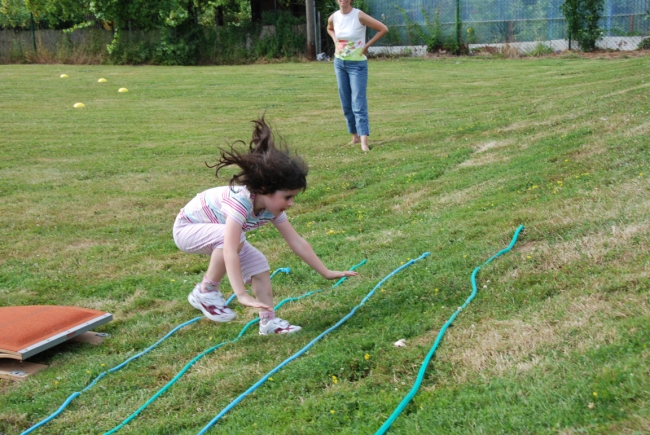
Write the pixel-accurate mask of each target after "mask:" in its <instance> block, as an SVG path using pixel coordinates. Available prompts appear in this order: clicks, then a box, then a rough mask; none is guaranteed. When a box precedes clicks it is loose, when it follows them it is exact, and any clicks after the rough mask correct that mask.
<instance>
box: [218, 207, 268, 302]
mask: <svg viewBox="0 0 650 435" xmlns="http://www.w3.org/2000/svg"><path fill="white" fill-rule="evenodd" d="M241 232H242V228H241V224H239V222H237V221H236V220H235V219H232V218H230V217H227V218H226V231H225V234H224V242H223V260H224V263H226V273H227V274H228V280H229V281H230V286H231V287H232V291H233V292H234V293H235V294H236V295H237V300H238V301H239V303H240V304H242V305H246V306H249V307H254V308H262V309H263V310H268V311H273V307H269V306H268V305H265V304H263V303H262V302H260V301H258V300H257V299H255V298H254V297H252V296H251V295H249V294H248V293H246V286H245V285H244V280H243V278H242V276H241V264H240V262H239V239H240V237H241Z"/></svg>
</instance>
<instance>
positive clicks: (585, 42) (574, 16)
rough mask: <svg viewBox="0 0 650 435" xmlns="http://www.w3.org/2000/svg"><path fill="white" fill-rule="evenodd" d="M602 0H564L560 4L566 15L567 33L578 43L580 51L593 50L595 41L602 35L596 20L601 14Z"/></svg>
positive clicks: (598, 19)
mask: <svg viewBox="0 0 650 435" xmlns="http://www.w3.org/2000/svg"><path fill="white" fill-rule="evenodd" d="M603 8H604V0H565V2H564V3H563V4H562V6H560V9H561V10H562V13H563V14H564V16H565V17H566V21H567V25H568V27H569V34H570V35H571V37H572V38H574V39H575V40H576V41H578V43H579V44H580V48H581V49H582V51H594V50H595V49H596V41H598V40H599V39H600V38H601V37H602V36H603V31H602V29H601V28H600V27H599V26H598V21H600V18H601V16H602V12H603Z"/></svg>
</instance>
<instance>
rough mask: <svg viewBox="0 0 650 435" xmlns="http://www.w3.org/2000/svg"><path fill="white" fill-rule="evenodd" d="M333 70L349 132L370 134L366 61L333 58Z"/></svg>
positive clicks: (360, 134)
mask: <svg viewBox="0 0 650 435" xmlns="http://www.w3.org/2000/svg"><path fill="white" fill-rule="evenodd" d="M334 72H336V81H337V82H338V84H339V98H340V99H341V107H342V108H343V116H345V120H346V121H347V124H348V131H349V132H350V134H355V133H356V134H358V135H359V136H370V125H369V124H368V99H367V98H366V88H367V87H368V61H367V60H361V61H356V60H341V59H338V58H335V59H334Z"/></svg>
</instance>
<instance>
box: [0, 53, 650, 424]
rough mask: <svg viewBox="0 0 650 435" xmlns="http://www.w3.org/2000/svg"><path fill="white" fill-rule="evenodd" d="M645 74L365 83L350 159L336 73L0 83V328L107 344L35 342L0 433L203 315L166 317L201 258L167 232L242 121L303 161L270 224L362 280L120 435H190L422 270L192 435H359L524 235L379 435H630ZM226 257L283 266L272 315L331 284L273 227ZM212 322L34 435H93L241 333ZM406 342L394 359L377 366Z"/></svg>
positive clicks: (121, 75)
mask: <svg viewBox="0 0 650 435" xmlns="http://www.w3.org/2000/svg"><path fill="white" fill-rule="evenodd" d="M649 66H650V59H649V58H647V57H639V58H633V59H626V58H621V59H617V60H605V59H581V58H574V57H559V58H554V59H540V60H537V59H527V60H514V61H513V60H500V59H476V58H473V59H444V60H438V61H431V60H421V59H400V60H395V61H381V62H371V64H370V84H369V97H370V117H371V129H372V136H371V146H372V148H373V149H372V151H371V152H369V153H366V154H363V153H362V152H361V151H360V150H359V149H358V147H357V146H348V145H345V144H346V143H347V142H348V141H349V135H348V134H347V133H346V131H345V126H344V120H343V117H342V115H341V113H340V107H339V103H338V99H337V94H336V84H335V78H334V74H333V71H332V65H331V64H325V63H309V64H307V63H301V64H276V65H249V66H239V67H209V68H208V67H204V68H195V67H191V68H180V67H166V68H160V67H158V68H156V67H137V68H134V67H116V66H63V65H51V66H19V65H13V66H2V67H0V80H1V81H2V83H4V85H3V97H2V99H0V128H1V130H2V136H1V138H0V146H1V149H2V157H1V158H0V306H13V305H29V304H59V305H74V306H82V307H89V308H95V309H99V310H104V311H108V312H111V313H113V315H114V321H112V322H111V323H109V324H107V325H105V326H103V327H101V328H99V330H101V331H104V332H108V333H110V334H111V338H110V339H108V340H106V341H105V343H104V344H102V345H100V346H91V345H85V344H73V343H68V344H63V345H60V346H57V347H55V348H53V349H51V350H49V351H46V352H43V353H42V354H39V355H37V356H36V357H34V358H33V359H32V360H33V361H34V362H39V363H44V364H47V365H49V368H48V369H47V370H45V371H43V372H40V373H39V374H37V375H35V376H32V377H30V379H29V380H27V381H25V382H22V383H13V382H11V381H6V380H0V432H4V433H12V434H13V433H19V432H21V431H23V430H25V429H26V428H28V427H29V426H30V425H31V424H34V423H36V422H38V421H40V420H41V419H43V418H44V417H46V416H48V415H50V414H51V413H52V412H54V411H55V410H56V409H57V408H58V407H59V406H60V405H61V404H62V403H63V401H64V400H65V399H66V398H67V397H68V396H69V395H70V394H72V393H73V392H75V391H80V390H81V389H82V388H84V387H85V386H86V385H87V384H88V382H89V381H90V380H91V379H93V378H94V377H95V376H97V375H98V374H99V373H101V372H103V371H105V370H106V369H108V368H110V367H113V366H116V365H117V364H119V363H121V362H122V361H124V360H125V359H127V358H128V357H130V356H132V355H134V354H135V353H137V352H139V351H141V350H143V349H144V348H146V347H147V346H149V345H150V344H152V343H153V342H155V341H156V340H157V339H159V338H160V337H162V336H163V335H164V334H165V333H167V332H168V331H169V330H171V329H172V328H173V327H174V326H175V325H178V324H180V323H182V322H184V321H187V320H189V319H192V318H194V317H196V316H197V315H199V314H200V313H199V312H198V311H196V310H194V309H193V308H192V307H191V306H190V305H189V304H188V303H187V301H186V296H187V293H189V292H190V290H191V289H192V286H193V285H194V283H195V282H197V281H198V280H199V279H200V278H201V276H202V273H203V271H204V270H205V268H206V264H207V262H206V258H203V257H200V256H192V255H187V254H183V253H181V252H180V251H179V250H178V249H177V248H176V247H175V245H174V242H173V240H172V238H171V227H172V223H173V221H174V218H175V216H176V214H177V213H178V210H179V209H180V208H181V207H182V206H183V205H184V204H185V203H187V202H188V201H189V200H190V199H191V198H192V197H193V196H194V195H195V194H196V193H197V192H200V191H202V190H204V189H206V188H209V187H211V186H214V185H217V184H225V183H226V180H225V179H220V180H216V179H215V178H214V175H213V173H212V171H211V170H210V169H208V168H206V167H205V165H204V162H206V161H208V162H211V161H213V159H214V157H215V155H216V153H217V147H218V146H222V145H225V144H226V143H230V142H232V141H234V140H236V139H244V140H247V139H248V138H249V137H250V131H251V124H250V123H249V122H248V121H249V120H251V119H254V118H256V117H258V116H259V115H261V114H263V113H266V116H267V119H268V120H270V121H271V122H272V124H273V125H274V126H275V128H276V132H277V133H279V134H280V135H282V136H283V137H284V139H285V140H286V142H287V143H288V144H289V145H290V146H292V147H293V148H294V149H296V150H297V151H298V152H299V153H300V154H301V155H303V156H304V157H305V159H306V160H307V161H308V162H309V164H310V165H311V172H310V176H309V189H308V190H307V191H306V192H305V193H303V194H301V195H299V197H298V198H297V203H296V206H295V207H294V208H293V209H292V210H291V211H290V213H289V214H290V217H291V219H292V223H293V225H294V226H295V228H296V229H297V230H298V232H299V233H301V234H302V235H303V236H304V237H306V238H307V239H308V240H309V242H310V243H311V244H312V246H313V247H314V249H315V250H316V252H317V253H318V254H319V255H320V256H321V258H322V259H323V260H324V262H325V263H326V264H327V265H328V266H329V267H331V268H336V269H344V268H348V267H350V266H352V265H353V264H356V263H358V262H359V261H361V259H363V258H367V259H368V263H367V265H365V266H363V267H362V268H361V269H360V272H361V275H360V276H359V277H356V278H354V279H350V280H348V281H347V282H346V283H344V284H343V285H342V286H341V287H339V288H337V289H336V290H330V291H326V292H323V293H319V294H317V295H315V296H313V297H311V298H307V299H304V300H302V301H300V302H297V303H293V304H289V305H287V306H285V307H283V309H282V311H281V312H280V315H281V316H284V317H286V318H287V319H289V320H291V321H292V322H294V323H296V324H299V325H302V326H303V331H301V333H299V334H296V335H294V336H290V337H260V336H258V335H257V334H256V333H255V331H251V332H250V333H248V334H247V335H246V336H245V337H244V338H242V339H241V340H240V341H239V342H238V343H237V344H235V345H232V346H226V347H224V348H222V349H220V350H218V351H216V352H215V353H214V354H212V355H210V356H208V357H206V358H204V359H202V360H201V361H200V362H198V363H197V364H196V365H195V366H194V367H193V368H192V369H191V370H190V371H189V372H188V373H187V374H186V375H185V376H184V377H183V378H181V380H180V381H179V382H178V383H177V384H175V385H174V386H173V387H172V388H171V389H170V390H169V391H168V392H167V393H166V394H164V395H163V396H162V397H161V398H160V399H159V400H158V401H156V402H155V403H154V404H153V405H152V406H151V407H149V408H148V409H147V410H145V411H144V412H143V413H142V414H141V415H140V417H138V418H137V419H136V420H135V421H133V422H132V423H131V424H130V425H128V426H127V427H126V428H125V429H123V430H122V431H121V433H124V434H195V433H197V432H198V431H199V430H200V428H201V427H203V425H204V424H206V423H207V422H208V421H209V420H210V419H211V418H212V417H213V416H215V415H216V414H217V413H218V412H219V411H220V410H221V409H222V408H223V407H224V406H226V404H228V403H229V402H230V401H231V400H232V399H234V398H235V397H237V396H238V395H239V394H240V393H241V392H243V391H244V390H245V389H247V388H248V387H249V386H250V385H252V384H253V383H254V382H255V381H256V380H258V379H259V378H260V377H261V376H263V374H265V373H267V372H268V371H269V370H271V369H272V368H273V367H275V366H276V365H277V364H279V363H280V362H281V361H283V360H284V359H285V358H287V357H288V356H289V355H291V354H292V353H294V352H296V351H297V350H299V349H300V348H302V347H303V346H304V345H305V344H307V343H308V342H309V341H310V340H311V339H313V338H314V337H315V336H317V335H318V334H319V333H321V332H322V331H323V330H325V329H326V328H328V327H330V326H331V325H332V324H334V323H335V322H336V321H337V320H338V319H340V318H341V317H343V316H344V315H345V314H347V313H348V312H349V311H350V309H351V308H352V307H353V306H355V305H356V304H358V303H359V301H360V300H361V299H362V298H363V297H364V296H365V294H366V293H367V292H368V291H369V290H370V289H371V288H372V287H373V286H374V285H375V284H376V283H377V281H378V280H379V279H381V278H382V277H384V276H385V275H386V274H388V273H389V272H391V271H392V270H394V269H395V268H397V267H398V266H400V264H402V263H403V262H406V261H408V259H412V258H415V257H417V256H419V255H420V254H422V253H423V252H425V251H430V252H431V256H430V257H429V258H428V259H427V260H425V261H422V262H420V263H418V264H417V265H414V266H411V267H410V268H408V269H407V270H405V271H404V272H402V273H400V274H399V275H397V276H395V277H394V278H392V279H391V280H390V281H389V282H387V283H386V285H385V286H384V287H383V288H382V289H381V290H380V291H378V292H377V293H376V294H375V296H373V298H371V299H370V301H369V302H368V303H367V304H366V305H365V306H364V307H363V308H362V309H360V310H359V311H358V312H357V314H356V315H355V316H354V317H352V318H351V319H350V320H349V321H348V322H347V323H346V324H344V325H343V326H342V327H341V328H339V329H338V330H336V331H335V332H333V333H331V334H330V335H329V336H328V337H327V338H326V339H324V340H323V341H322V342H320V343H319V344H317V345H316V346H315V347H314V348H312V350H311V351H310V352H309V353H308V354H306V355H305V356H303V357H301V358H299V359H298V360H296V361H295V362H293V363H291V364H290V365H289V366H287V367H286V368H285V369H283V370H282V371H280V372H279V373H278V374H277V375H276V376H274V377H273V381H269V382H267V383H266V384H265V385H264V386H263V387H262V388H260V389H259V390H257V392H256V393H254V394H252V395H251V396H249V397H248V398H246V399H245V400H244V401H243V402H242V403H241V404H240V405H239V406H238V407H236V408H235V409H234V410H233V411H231V412H230V413H229V414H228V415H227V416H226V418H225V419H223V420H222V421H221V422H220V423H219V424H218V425H217V426H216V427H215V428H214V429H213V430H212V431H211V432H210V433H215V434H258V433H259V434H269V433H273V434H334V433H337V434H338V433H342V434H372V433H374V431H375V430H376V429H377V428H379V426H380V425H381V424H382V422H383V421H384V420H385V419H386V418H387V416H388V415H389V414H390V412H392V410H393V409H394V408H395V406H396V405H397V404H398V403H399V401H400V400H401V399H402V397H404V395H405V394H406V393H407V392H408V390H409V389H410V386H411V384H412V382H413V381H414V379H415V376H416V374H417V371H418V368H419V365H420V363H421V361H422V359H423V358H424V356H425V355H426V353H427V351H428V349H429V348H430V346H431V344H432V343H433V341H434V339H435V337H436V335H437V333H438V330H439V328H440V327H441V326H442V324H443V323H444V322H445V320H446V319H447V318H448V317H449V316H450V315H451V314H452V312H453V311H454V310H455V309H456V307H457V306H459V305H461V304H462V302H463V301H464V300H465V298H466V297H467V296H468V295H469V292H470V274H471V272H472V270H473V269H474V268H475V267H476V266H477V265H479V264H481V263H482V262H483V261H485V259H487V258H488V257H489V256H491V255H492V254H494V253H495V252H497V251H498V250H500V249H502V248H503V247H505V246H506V245H507V244H508V243H509V241H510V239H511V237H512V234H513V232H514V230H515V229H516V227H517V226H518V225H519V224H525V225H526V230H525V232H524V233H523V234H522V236H521V238H520V240H519V242H518V244H517V245H516V248H515V249H514V250H513V252H511V253H509V254H507V255H506V256H504V257H501V258H500V259H498V260H497V261H495V262H494V263H493V264H491V265H490V266H489V267H487V268H485V269H483V270H482V271H481V272H480V274H479V278H478V279H479V287H480V292H479V294H478V296H477V298H476V299H475V300H474V302H473V303H472V304H471V305H470V306H469V308H468V309H467V310H465V311H464V312H463V313H462V314H461V315H460V316H459V317H458V319H457V321H456V322H455V323H454V326H453V327H452V328H450V330H449V331H448V333H447V336H446V338H445V340H444V341H443V343H442V345H441V347H440V348H439V350H438V352H437V354H436V357H435V358H434V359H433V360H432V362H431V364H430V366H429V367H428V370H427V376H426V379H425V381H424V384H423V386H422V388H421V390H420V391H419V393H418V395H417V396H416V397H415V399H414V401H413V402H412V403H411V404H410V405H409V406H408V407H407V409H406V410H405V412H404V414H402V416H401V417H400V418H399V419H398V420H397V422H396V423H395V425H394V426H393V428H392V429H391V432H390V433H394V434H414V433H426V434H499V433H508V434H516V433H518V434H530V433H536V434H579V433H589V434H611V433H625V434H641V433H644V432H646V431H647V429H648V427H649V426H650V412H649V409H650V407H649V406H648V400H649V395H648V391H650V364H649V363H648V361H649V360H650V358H649V356H650V355H649V353H650V351H649V350H648V342H649V341H650V306H649V292H648V288H649V287H650V286H649V284H650V263H649V260H650V255H649V253H648V249H647V247H648V246H649V244H650V243H649V242H650V240H649V225H650V223H649V220H648V216H649V215H650V214H649V206H650V203H649V200H648V198H649V197H650V196H649V195H648V193H649V191H650V185H649V183H648V178H649V177H648V176H649V175H650V168H649V166H648V162H649V161H650V159H649V157H650V156H649V151H650V143H649V141H648V139H647V138H648V134H649V132H650V120H649V115H648V111H649V110H650V105H649V101H648V87H649V86H650V81H649V80H650V75H649V73H648V71H649V69H648V67H649ZM62 73H66V74H68V75H69V78H67V79H62V78H59V75H60V74H62ZM100 77H105V78H106V79H107V80H108V83H103V84H101V83H98V82H97V79H99V78H100ZM120 87H126V88H128V89H129V92H128V93H122V94H120V93H117V89H118V88H120ZM76 102H83V103H84V104H85V105H86V107H85V108H84V109H73V107H72V106H73V104H74V103H76ZM249 240H250V241H251V242H252V243H253V244H254V245H255V246H257V247H258V248H259V249H260V250H262V251H263V252H264V253H265V254H266V255H267V257H268V259H269V261H270V263H271V267H272V268H274V269H275V268H277V267H287V266H288V267H291V268H292V270H293V272H292V273H291V274H290V275H281V276H278V277H277V279H275V280H274V293H275V295H276V301H279V300H281V299H282V298H285V297H288V296H297V295H300V294H303V293H305V292H307V291H310V290H314V289H317V288H323V289H327V288H329V286H331V284H332V282H326V281H325V280H323V279H322V278H320V277H319V276H318V275H317V274H315V273H314V272H313V271H311V270H310V269H309V268H308V267H307V266H306V265H304V264H302V263H301V262H300V260H299V259H298V258H297V257H296V256H295V255H293V254H292V253H291V252H290V250H289V249H288V247H287V246H286V244H284V243H283V242H282V240H281V238H280V237H279V235H278V234H277V231H275V229H274V228H272V227H268V228H263V229H261V230H258V231H256V232H254V233H249ZM222 288H223V290H224V293H225V294H226V295H229V294H230V291H229V287H228V284H227V282H226V283H224V285H223V286H222ZM233 306H234V308H235V310H236V311H237V312H238V314H239V317H238V318H237V319H236V320H235V321H233V322H232V323H228V324H215V323H212V322H209V321H207V320H201V321H200V322H198V323H195V324H193V325H191V326H188V327H186V328H184V329H183V330H181V331H180V332H178V333H177V334H176V335H175V336H174V337H172V338H170V339H169V340H167V341H166V342H164V344H163V345H161V346H160V347H159V348H157V349H156V350H154V351H153V352H151V353H150V354H148V355H146V356H144V357H142V358H141V359H139V360H136V361H135V362H133V363H131V364H130V365H129V366H128V367H126V368H125V369H123V370H121V371H119V372H117V373H115V374H112V375H109V376H107V377H105V378H104V379H103V380H102V381H100V383H99V384H98V385H96V386H95V387H94V388H93V389H92V390H90V391H89V392H86V393H84V394H82V396H81V397H79V398H77V399H76V400H75V401H74V402H73V403H72V404H71V405H70V406H69V407H68V409H67V410H66V411H64V412H63V414H62V415H61V416H60V417H59V418H57V419H55V420H54V421H53V422H52V423H50V424H49V425H47V426H46V427H44V428H42V429H40V430H39V431H38V432H36V433H65V434H84V435H87V434H91V433H104V432H105V431H107V430H109V429H111V428H112V427H114V426H115V425H116V424H118V423H119V422H121V421H122V420H123V419H125V418H126V417H127V416H128V415H130V414H131V413H132V412H133V411H134V410H135V409H137V408H138V407H139V406H140V405H142V404H143V403H144V402H145V401H146V400H147V399H148V398H149V397H151V396H152V395H153V394H154V393H155V392H156V391H157V390H158V389H159V388H161V387H162V386H163V385H165V383H167V382H168V381H169V380H170V379H171V378H172V377H173V376H174V375H175V374H176V373H177V372H178V371H179V370H180V369H181V368H182V367H183V366H184V365H185V364H186V363H187V362H188V361H189V360H190V359H192V358H193V357H194V356H196V355H197V354H198V353H200V352H201V351H203V350H204V349H207V348H208V347H211V346H213V345H214V344H215V343H218V342H221V341H223V340H228V339H232V338H234V337H235V336H236V334H237V333H238V331H239V330H240V329H241V327H242V326H243V324H244V323H245V322H246V321H248V320H249V319H252V318H254V316H255V313H254V312H253V310H249V309H244V308H242V307H241V306H240V305H238V304H237V303H234V305H233ZM401 338H404V339H406V340H407V343H408V346H407V347H406V348H395V347H393V343H394V342H395V341H397V340H399V339H401ZM366 355H367V358H366ZM333 376H336V377H337V378H336V379H337V380H336V382H334V378H333Z"/></svg>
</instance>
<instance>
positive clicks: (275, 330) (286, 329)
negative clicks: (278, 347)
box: [260, 317, 302, 335]
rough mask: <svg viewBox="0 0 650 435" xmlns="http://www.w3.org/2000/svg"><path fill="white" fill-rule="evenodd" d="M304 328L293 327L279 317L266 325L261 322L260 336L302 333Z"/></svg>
mask: <svg viewBox="0 0 650 435" xmlns="http://www.w3.org/2000/svg"><path fill="white" fill-rule="evenodd" d="M301 329H302V328H301V327H300V326H296V325H291V324H290V323H289V322H287V321H286V320H282V319H281V318H279V317H276V318H275V319H271V320H269V321H268V322H266V323H262V322H261V321H260V335H269V334H293V333H294V332H298V331H300V330H301Z"/></svg>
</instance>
